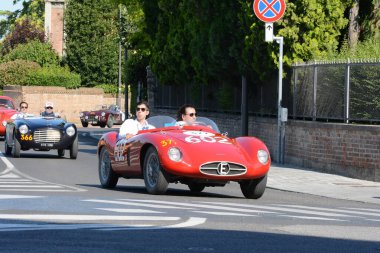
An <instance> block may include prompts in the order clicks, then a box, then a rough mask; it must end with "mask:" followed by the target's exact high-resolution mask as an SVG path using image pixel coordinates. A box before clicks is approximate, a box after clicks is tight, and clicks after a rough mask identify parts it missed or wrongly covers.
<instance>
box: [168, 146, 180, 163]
mask: <svg viewBox="0 0 380 253" xmlns="http://www.w3.org/2000/svg"><path fill="white" fill-rule="evenodd" d="M168 156H169V158H170V160H172V161H174V162H179V161H181V159H182V152H181V150H179V149H178V148H170V149H169V151H168Z"/></svg>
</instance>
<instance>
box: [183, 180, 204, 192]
mask: <svg viewBox="0 0 380 253" xmlns="http://www.w3.org/2000/svg"><path fill="white" fill-rule="evenodd" d="M187 186H189V189H190V191H192V192H201V191H203V190H204V189H205V185H204V184H201V183H195V182H191V183H189V184H188V185H187Z"/></svg>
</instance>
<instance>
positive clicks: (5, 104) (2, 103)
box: [0, 99, 15, 109]
mask: <svg viewBox="0 0 380 253" xmlns="http://www.w3.org/2000/svg"><path fill="white" fill-rule="evenodd" d="M0 107H5V108H8V109H15V107H14V105H13V104H12V102H11V101H9V100H8V99H0Z"/></svg>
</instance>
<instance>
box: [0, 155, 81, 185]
mask: <svg viewBox="0 0 380 253" xmlns="http://www.w3.org/2000/svg"><path fill="white" fill-rule="evenodd" d="M0 159H1V160H2V161H3V162H4V163H5V165H6V166H7V168H6V169H5V170H4V171H2V172H0V178H1V179H15V178H17V179H18V180H19V179H22V180H30V181H32V182H35V186H31V185H27V184H25V185H22V186H21V185H17V186H16V185H3V184H1V185H0V191H16V190H17V191H28V192H30V191H49V192H64V191H65V192H72V191H76V192H83V191H87V190H85V189H81V188H78V187H74V186H68V185H63V184H56V183H50V182H47V181H43V180H40V179H37V178H34V177H31V176H29V175H27V174H24V173H22V172H21V171H19V170H17V169H16V167H15V166H14V165H13V164H12V163H11V162H10V161H9V160H8V159H7V158H6V157H5V156H4V154H3V153H2V152H1V151H0ZM29 184H30V183H29ZM20 187H21V188H20Z"/></svg>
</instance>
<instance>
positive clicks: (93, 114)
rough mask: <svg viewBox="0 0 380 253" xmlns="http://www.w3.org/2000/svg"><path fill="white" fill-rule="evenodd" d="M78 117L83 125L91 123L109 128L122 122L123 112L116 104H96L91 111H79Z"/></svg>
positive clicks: (86, 125)
mask: <svg viewBox="0 0 380 253" xmlns="http://www.w3.org/2000/svg"><path fill="white" fill-rule="evenodd" d="M79 117H80V121H81V123H82V126H83V127H88V124H91V125H93V126H100V127H105V126H107V127H109V128H111V127H112V126H113V125H114V124H115V125H121V124H123V121H124V119H125V114H124V113H123V112H122V111H121V109H120V107H119V106H117V105H109V106H108V105H97V106H96V108H95V109H94V110H92V111H83V112H80V113H79Z"/></svg>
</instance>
